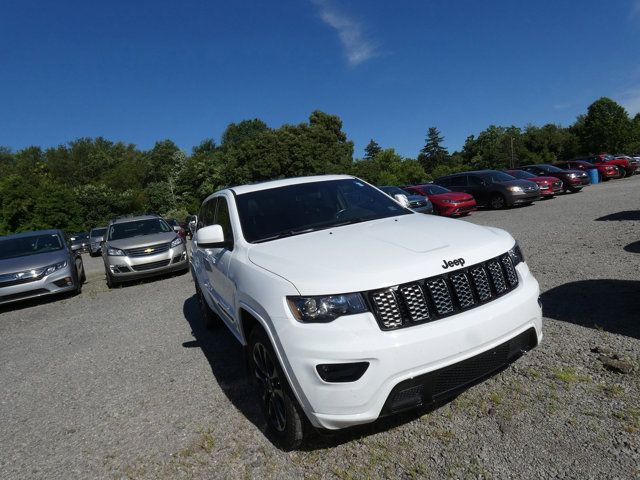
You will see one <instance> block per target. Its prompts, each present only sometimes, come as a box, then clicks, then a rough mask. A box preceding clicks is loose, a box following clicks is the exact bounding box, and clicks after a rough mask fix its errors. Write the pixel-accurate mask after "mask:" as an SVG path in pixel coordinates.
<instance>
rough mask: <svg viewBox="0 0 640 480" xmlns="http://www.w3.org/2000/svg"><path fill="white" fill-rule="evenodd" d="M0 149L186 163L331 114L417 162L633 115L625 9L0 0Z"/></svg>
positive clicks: (639, 9)
mask: <svg viewBox="0 0 640 480" xmlns="http://www.w3.org/2000/svg"><path fill="white" fill-rule="evenodd" d="M0 22H1V23H0V25H1V26H2V28H0V108H1V113H0V145H3V146H9V147H11V148H13V149H14V150H16V149H19V148H23V147H25V146H28V145H32V144H36V145H42V146H54V145H58V144H61V143H65V142H67V141H69V140H72V139H75V138H78V137H81V136H92V137H93V136H99V135H101V136H104V137H107V138H109V139H112V140H122V141H125V142H131V143H135V144H137V145H138V146H140V147H141V148H148V147H150V146H152V145H153V143H154V142H155V141H156V140H160V139H164V138H170V139H172V140H174V141H175V142H176V143H177V144H178V145H179V146H180V147H181V148H183V149H185V150H187V151H190V149H191V147H192V146H193V145H196V144H198V143H199V142H200V141H201V140H202V139H203V138H205V137H213V138H215V139H216V140H218V139H219V138H220V135H221V133H222V132H223V130H224V128H225V127H226V125H227V124H228V123H229V122H238V121H240V120H243V119H247V118H256V117H257V118H261V119H263V120H264V121H266V122H267V123H268V124H269V125H270V126H273V127H277V126H279V125H281V124H283V123H299V122H301V121H305V120H306V119H307V118H308V115H309V113H310V112H311V111H312V110H314V109H321V110H323V111H326V112H329V113H334V114H337V115H339V116H340V117H341V118H342V120H343V122H344V129H345V131H346V132H347V134H348V136H349V138H350V139H352V140H354V142H355V146H356V151H355V154H356V156H357V157H360V156H362V154H363V153H362V150H363V147H364V146H365V145H366V143H367V142H368V141H369V139H370V138H375V139H376V140H377V141H378V143H380V144H381V145H382V146H383V147H394V148H396V150H397V151H398V152H399V153H401V154H402V155H406V156H415V155H416V154H417V152H418V150H419V149H420V148H421V146H422V144H423V142H424V137H425V133H426V131H427V128H428V127H430V126H437V127H438V128H439V129H440V130H441V132H442V134H443V135H444V136H445V143H446V146H447V147H449V149H450V150H454V149H457V148H460V147H461V145H462V144H463V142H464V139H465V138H466V137H467V136H468V135H471V134H477V133H478V132H479V131H481V130H482V129H484V128H485V127H487V126H488V125H490V124H497V125H512V124H514V125H518V126H523V125H525V124H526V123H533V124H539V125H541V124H544V123H548V122H553V123H560V124H563V125H568V124H570V123H572V122H573V120H574V119H575V117H576V116H577V115H578V114H580V113H583V112H584V111H585V110H586V107H587V106H588V105H589V104H590V103H591V102H592V101H593V100H595V99H596V98H598V97H600V96H609V97H612V98H614V99H615V100H617V101H619V102H620V103H621V104H623V105H624V106H625V107H626V108H627V109H628V110H629V111H630V113H636V112H638V111H640V55H639V53H640V0H617V1H613V2H603V1H601V0H582V1H580V2H577V1H573V0H555V1H552V0H539V1H536V2H519V1H513V0H511V1H506V0H495V1H491V0H488V1H485V2H479V1H477V0H459V1H456V0H450V1H446V0H423V1H419V0H412V1H410V0H395V1H393V2H390V1H381V0H368V1H352V2H340V1H337V0H335V1H334V0H278V1H271V2H266V1H244V0H234V1H219V2H214V1H204V0H202V1H162V0H154V1H146V0H145V1H142V0H139V1H136V0H128V1H125V0H113V1H110V2H104V1H103V2H94V1H89V0H83V1H63V0H58V1H55V2H47V1H43V0H40V1H33V0H5V1H3V2H1V3H0Z"/></svg>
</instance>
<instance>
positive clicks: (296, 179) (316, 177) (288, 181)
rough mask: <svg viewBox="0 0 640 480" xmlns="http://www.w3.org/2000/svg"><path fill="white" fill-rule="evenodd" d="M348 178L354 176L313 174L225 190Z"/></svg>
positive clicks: (240, 190) (253, 188) (265, 187)
mask: <svg viewBox="0 0 640 480" xmlns="http://www.w3.org/2000/svg"><path fill="white" fill-rule="evenodd" d="M349 178H355V177H353V176H352V175H314V176H310V177H294V178H283V179H281V180H269V181H267V182H260V183H254V184H251V185H240V186H238V187H230V188H228V189H226V190H231V191H232V192H234V193H235V194H237V195H242V194H243V193H250V192H258V191H260V190H268V189H270V188H278V187H286V186H289V185H297V184H301V183H313V182H328V181H330V180H345V179H349Z"/></svg>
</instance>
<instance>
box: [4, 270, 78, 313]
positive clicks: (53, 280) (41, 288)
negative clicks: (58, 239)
mask: <svg viewBox="0 0 640 480" xmlns="http://www.w3.org/2000/svg"><path fill="white" fill-rule="evenodd" d="M71 268H72V267H71V266H69V265H67V266H66V267H65V268H62V269H60V270H58V271H56V272H53V273H52V274H51V275H47V276H45V277H43V278H41V279H39V280H34V281H32V282H27V283H22V284H19V285H11V286H7V287H0V305H4V304H7V303H13V302H18V301H20V300H27V299H30V298H36V297H42V296H45V295H55V294H57V293H64V292H69V291H72V290H74V289H75V288H76V285H75V283H74V281H73V274H72V272H71Z"/></svg>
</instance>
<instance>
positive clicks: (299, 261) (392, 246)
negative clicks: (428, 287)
mask: <svg viewBox="0 0 640 480" xmlns="http://www.w3.org/2000/svg"><path fill="white" fill-rule="evenodd" d="M513 244H514V240H513V238H512V237H511V235H509V234H508V233H507V232H505V231H503V230H499V229H494V228H489V227H482V226H479V225H474V224H471V223H468V222H463V221H460V220H452V219H448V218H443V217H432V216H427V215H420V214H411V215H403V216H399V217H391V218H386V219H381V220H374V221H370V222H364V223H358V224H354V225H346V226H342V227H337V228H333V229H326V230H320V231H317V232H311V233H307V234H302V235H297V236H294V237H287V238H282V239H279V240H274V241H271V242H265V243H260V244H254V245H252V246H251V247H249V252H248V256H249V260H250V261H251V262H252V263H254V264H255V265H257V266H259V267H262V268H264V269H265V270H268V271H270V272H272V273H275V274H276V275H279V276H281V277H283V278H285V279H287V280H289V281H290V282H291V283H293V284H294V285H295V287H296V288H297V289H298V291H299V292H300V294H301V295H326V294H337V293H349V292H358V291H364V290H373V289H377V288H383V287H389V286H393V285H398V284H402V283H405V282H410V281H414V280H418V279H421V278H426V277H431V276H434V275H439V274H441V273H444V272H445V271H446V272H449V271H451V270H455V269H457V268H460V267H453V268H449V269H446V270H445V269H443V261H444V260H447V261H449V260H455V259H459V258H463V259H464V261H465V265H466V266H469V265H472V264H475V263H478V262H481V261H484V260H487V259H489V258H492V257H495V256H497V255H500V254H503V253H505V252H507V251H508V250H509V249H510V248H511V247H513Z"/></svg>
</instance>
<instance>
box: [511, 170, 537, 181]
mask: <svg viewBox="0 0 640 480" xmlns="http://www.w3.org/2000/svg"><path fill="white" fill-rule="evenodd" d="M507 173H508V174H509V175H511V176H512V177H514V178H518V179H520V180H523V179H526V178H535V175H534V174H533V173H529V172H525V171H524V170H509V171H508V172H507Z"/></svg>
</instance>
